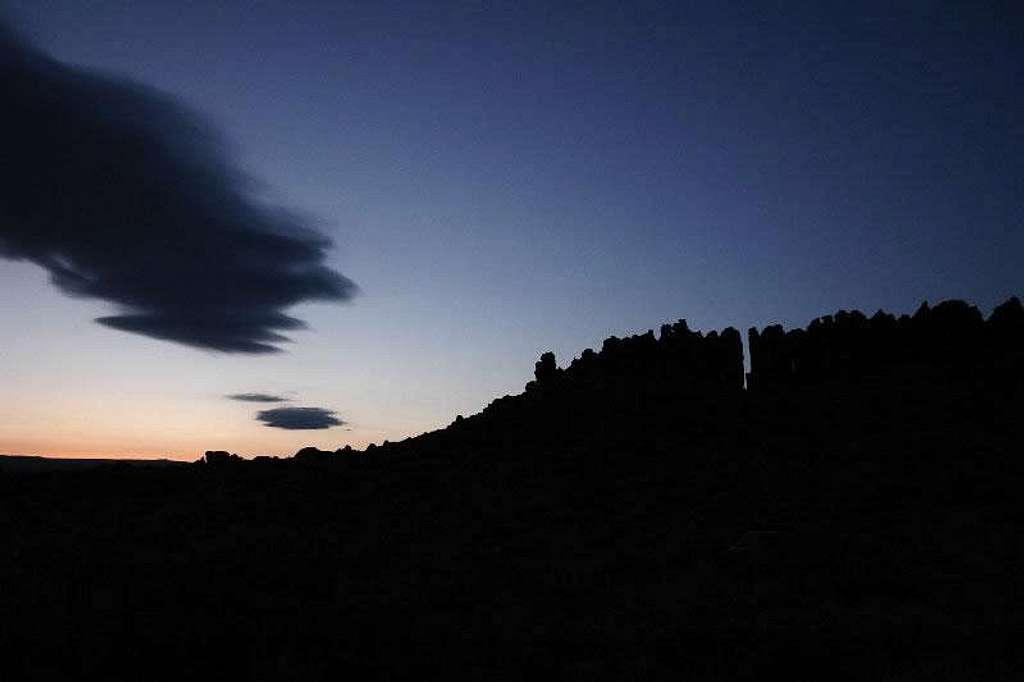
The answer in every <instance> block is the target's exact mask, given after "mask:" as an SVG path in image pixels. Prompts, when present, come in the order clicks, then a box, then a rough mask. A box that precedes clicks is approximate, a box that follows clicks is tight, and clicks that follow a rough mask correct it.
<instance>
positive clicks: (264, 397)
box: [227, 393, 288, 403]
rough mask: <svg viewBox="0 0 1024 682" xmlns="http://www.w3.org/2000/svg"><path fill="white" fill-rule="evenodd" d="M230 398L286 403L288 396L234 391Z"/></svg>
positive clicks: (256, 401)
mask: <svg viewBox="0 0 1024 682" xmlns="http://www.w3.org/2000/svg"><path fill="white" fill-rule="evenodd" d="M227 398H228V399H230V400H240V401H241V402H243V403H286V402H288V398H285V397H282V396H279V395H268V394H267V393H233V394H231V395H229V396H227Z"/></svg>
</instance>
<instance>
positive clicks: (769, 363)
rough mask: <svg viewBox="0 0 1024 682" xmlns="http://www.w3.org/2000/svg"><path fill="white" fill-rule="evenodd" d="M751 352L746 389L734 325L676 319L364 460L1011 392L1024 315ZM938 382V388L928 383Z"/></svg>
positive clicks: (1001, 311) (845, 326) (898, 323)
mask: <svg viewBox="0 0 1024 682" xmlns="http://www.w3.org/2000/svg"><path fill="white" fill-rule="evenodd" d="M748 352H749V356H750V372H749V373H747V374H746V384H745V385H744V365H743V342H742V338H741V336H740V334H739V332H738V331H737V330H736V329H733V328H732V327H728V328H726V329H724V330H722V331H720V332H715V331H712V332H709V333H708V334H706V335H705V334H702V333H701V332H698V331H693V330H691V329H690V328H689V327H688V325H687V323H686V321H685V320H679V321H678V322H676V323H674V324H666V325H663V326H662V327H661V330H660V335H658V336H655V334H654V331H653V330H648V331H647V332H646V333H644V334H637V335H634V336H629V337H626V338H618V337H615V336H612V337H609V338H608V339H605V341H604V343H603V344H602V346H601V350H600V351H596V352H595V351H594V350H592V349H589V348H588V349H586V350H584V351H583V352H582V353H581V354H580V356H579V357H576V358H574V359H573V360H572V361H571V362H570V363H569V365H568V366H567V367H563V368H560V367H558V365H557V363H556V361H555V355H554V354H553V353H550V352H548V353H544V354H543V355H541V357H540V360H539V361H538V362H537V363H536V365H535V366H534V380H533V381H530V382H529V383H527V384H526V387H525V389H526V390H525V391H524V392H523V393H521V394H518V395H506V396H504V397H502V398H498V399H496V400H494V401H492V402H491V403H490V404H489V405H488V406H487V407H486V408H484V409H483V410H482V411H481V412H479V413H477V414H475V415H472V416H470V417H466V418H463V417H462V416H461V415H460V416H458V417H456V419H455V421H454V422H453V423H452V425H451V426H449V427H448V428H447V429H444V430H442V431H438V432H433V433H429V434H423V435H422V436H417V437H415V438H412V439H409V440H407V441H403V442H402V443H388V442H387V441H385V442H384V443H383V444H382V445H380V446H376V445H372V444H371V445H370V446H368V447H367V450H366V453H368V454H369V453H374V454H390V453H393V452H395V448H396V447H401V446H412V445H414V444H416V443H418V444H423V443H424V442H426V441H431V440H436V439H439V438H440V439H445V440H447V439H449V438H454V439H456V440H460V439H461V440H466V441H467V443H479V442H484V441H485V440H492V439H495V438H497V439H502V438H521V437H524V434H526V437H532V438H534V439H537V440H543V439H551V438H558V437H560V436H562V435H564V434H566V433H570V434H571V433H573V432H576V433H579V432H581V431H585V430H591V431H595V432H600V433H612V432H614V431H615V428H616V426H615V425H616V423H617V422H618V421H619V420H624V419H625V420H632V421H633V423H636V420H637V419H647V420H648V421H650V422H651V424H649V425H647V428H654V429H661V428H666V425H665V423H664V422H665V421H666V419H668V418H670V417H671V416H672V415H678V416H681V415H684V414H685V415H689V416H690V417H692V418H694V419H705V420H707V419H709V418H711V417H709V415H717V414H719V413H721V412H722V410H723V409H725V410H726V411H727V412H730V413H732V412H733V408H732V407H728V406H726V407H723V405H725V403H723V401H726V403H728V402H729V401H732V403H735V402H736V399H738V398H740V397H741V396H744V395H748V396H755V395H756V394H758V393H763V392H766V391H769V392H770V391H779V390H789V389H795V388H799V387H802V386H805V387H806V386H825V385H833V386H840V385H843V384H846V385H850V386H852V385H853V384H855V383H857V382H860V381H863V380H867V379H871V380H873V381H874V382H875V383H880V384H881V385H882V386H889V385H892V387H893V388H894V390H895V388H896V387H897V385H899V384H900V383H901V382H905V381H907V380H908V377H916V378H914V379H913V381H916V382H919V383H918V384H917V386H918V387H921V386H930V385H933V384H934V385H935V390H941V391H947V390H949V386H948V380H953V381H962V380H964V379H965V378H966V377H970V378H971V380H972V381H974V382H975V383H980V384H981V385H983V386H988V387H991V388H992V389H996V388H998V387H999V386H1000V385H1006V384H1012V385H1019V384H1020V382H1022V381H1024V306H1022V305H1021V302H1020V300H1019V299H1017V298H1016V297H1014V298H1011V299H1009V300H1008V301H1006V302H1005V303H1003V304H1002V305H1000V306H998V307H996V308H995V310H994V311H993V312H992V314H991V315H990V316H989V318H988V319H987V320H986V319H985V318H984V317H983V316H982V314H981V312H980V311H979V310H978V308H976V307H975V306H972V305H969V304H967V303H965V302H963V301H958V300H950V301H944V302H942V303H939V304H937V305H936V306H934V307H931V306H929V305H928V303H922V304H921V306H920V307H919V308H918V310H917V312H915V313H914V314H913V315H901V316H899V317H896V316H894V315H891V314H888V313H885V312H883V311H881V310H880V311H878V312H877V313H875V314H874V315H872V316H871V317H867V316H865V315H864V314H863V313H861V312H859V311H856V310H854V311H852V312H847V311H844V310H840V311H839V312H837V313H836V314H834V315H826V316H824V317H819V318H817V319H815V320H814V321H812V322H811V323H810V324H809V325H808V326H807V327H806V328H804V329H793V330H789V331H786V330H784V329H783V327H782V326H781V325H771V326H768V327H765V328H763V329H761V330H758V329H756V328H751V329H750V330H749V332H748ZM921 381H923V382H924V383H923V384H922V383H920V382H921ZM942 381H946V382H947V384H945V385H942V386H940V385H939V383H936V382H942ZM758 404H759V405H761V403H758ZM758 409H762V410H763V409H769V408H766V407H765V406H764V405H761V407H759V408H758ZM715 418H717V417H715ZM723 418H725V419H736V418H737V417H736V415H735V414H733V415H732V416H731V417H730V416H728V415H726V416H725V417H723ZM356 452H357V451H355V450H353V449H352V448H351V447H349V446H346V447H344V448H340V449H338V450H335V451H334V452H330V451H324V450H318V449H316V448H311V447H308V448H303V449H302V450H300V451H299V452H298V453H296V455H295V457H294V458H293V459H295V460H297V461H306V462H310V461H321V460H326V459H330V458H331V457H332V456H334V455H349V454H353V453H356ZM275 459H276V458H268V457H257V458H256V459H255V461H257V462H258V463H259V462H262V463H268V462H270V461H271V460H275ZM241 461H242V460H241V458H240V457H238V456H237V455H232V454H230V453H227V452H207V453H206V456H205V457H204V458H203V459H202V460H200V462H205V463H206V464H211V465H215V466H225V465H231V464H233V463H235V462H241Z"/></svg>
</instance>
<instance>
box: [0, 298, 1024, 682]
mask: <svg viewBox="0 0 1024 682" xmlns="http://www.w3.org/2000/svg"><path fill="white" fill-rule="evenodd" d="M748 338H749V348H748V350H749V352H750V358H751V363H750V374H749V376H748V377H747V381H746V386H747V387H746V388H745V387H744V376H743V355H742V353H743V349H742V339H741V337H740V335H739V333H738V332H736V331H735V330H725V331H723V332H720V333H710V334H707V335H703V334H700V333H697V332H693V331H690V330H689V329H688V328H687V327H686V325H685V323H682V322H680V323H677V324H676V325H671V326H666V327H664V328H662V330H661V333H660V334H659V335H658V337H657V338H656V337H655V335H654V334H653V333H648V334H644V335H639V336H634V337H630V338H627V339H614V338H613V339H609V340H608V341H606V342H605V343H604V345H603V347H602V349H601V350H600V351H599V352H593V351H585V352H584V353H582V354H581V355H580V357H579V358H577V359H575V360H574V361H572V362H571V363H570V364H569V365H568V366H567V367H564V368H561V369H560V368H558V367H557V364H556V362H555V358H554V357H553V356H551V355H548V354H545V355H544V356H542V358H541V359H540V361H539V362H538V363H537V365H536V367H535V378H534V380H533V381H531V382H530V383H529V384H528V385H527V387H526V390H525V391H524V392H523V393H522V394H519V395H516V396H506V397H503V398H500V399H498V400H496V401H494V402H493V403H491V404H490V405H489V406H487V407H486V408H485V409H484V410H483V411H481V412H480V413H479V414H476V415H472V416H468V417H465V418H461V417H460V418H457V419H456V420H455V422H453V423H452V424H451V425H450V426H449V427H448V428H446V429H442V430H440V431H436V432H432V433H428V434H424V435H421V436H418V437H415V438H411V439H408V440H406V441H403V442H401V443H388V444H384V445H380V446H371V447H370V448H368V449H367V450H366V451H364V452H358V451H354V450H351V449H345V450H339V451H337V452H334V453H331V452H322V451H319V450H316V449H313V448H307V449H304V450H302V451H300V453H298V454H297V455H296V457H294V458H291V459H277V458H260V459H258V460H251V461H247V460H242V459H241V458H237V457H234V456H232V455H230V453H226V452H210V453H207V455H206V456H205V457H204V459H203V460H201V462H200V463H196V464H195V465H192V466H188V467H175V468H169V469H164V470H156V469H131V468H104V469H98V470H94V471H88V472H69V473H54V474H48V475H45V476H33V477H27V476H18V475H12V474H10V473H6V474H3V475H0V537H2V538H3V540H4V546H5V547H8V548H9V552H8V553H7V554H4V555H0V585H3V586H5V587H2V588H0V589H3V590H5V591H4V593H3V599H2V600H0V605H2V606H0V608H2V609H3V612H2V613H0V616H2V617H3V622H4V623H16V624H17V627H16V628H14V627H9V628H4V629H0V644H2V645H3V646H4V647H5V648H6V649H7V650H8V651H11V652H13V653H12V654H11V655H9V656H8V657H7V658H6V659H5V660H6V661H8V663H7V664H6V665H7V666H8V667H9V668H10V669H12V670H14V671H26V670H27V671H31V672H32V673H33V675H32V677H34V678H35V679H80V678H82V677H85V676H103V677H105V678H107V679H116V678H129V677H131V678H133V679H134V678H136V677H138V676H139V675H140V674H142V671H144V674H145V675H146V676H147V677H156V678H167V679H170V678H176V679H179V678H181V677H182V676H183V675H185V676H198V675H206V674H211V673H212V674H222V675H229V676H232V677H242V678H248V679H268V680H269V679H283V678H289V679H290V678H295V679H298V678H302V679H326V678H335V677H340V676H344V675H349V676H354V677H357V678H360V679H367V678H368V679H418V680H420V679H436V678H442V677H445V678H448V677H462V678H472V679H481V678H487V679H522V678H523V677H525V676H527V675H540V674H547V675H553V676H555V677H556V678H559V679H564V678H579V679H582V678H587V679H595V678H596V679H672V680H675V679H680V678H695V679H729V680H737V679H739V680H744V679H749V680H755V679H756V680H761V679H766V678H771V677H773V676H775V675H787V676H788V677H790V678H792V679H858V680H862V679H888V680H901V679H902V680H917V679H947V680H953V679H956V680H961V679H1007V680H1009V679H1019V677H1020V675H1021V673H1022V672H1024V670H1022V668H1024V666H1022V657H1021V653H1020V651H1019V646H1018V645H1019V641H1020V636H1021V633H1022V631H1024V607H1022V606H1021V601H1020V600H1019V599H1017V598H1016V595H1019V594H1021V592H1022V588H1024V577H1022V576H1024V544H1022V540H1021V535H1020V533H1019V528H1020V527H1021V524H1022V523H1024V518H1022V517H1024V514H1022V512H1021V505H1020V504H1019V502H1018V498H1019V495H1020V490H1022V489H1024V461H1022V457H1021V455H1022V452H1024V448H1022V445H1024V423H1022V421H1024V420H1022V419H1021V414H1024V354H1022V349H1024V309H1022V307H1021V305H1020V302H1019V301H1017V300H1016V299H1012V300H1011V301H1009V302H1007V303H1006V304H1004V305H1003V306H1000V307H999V308H997V309H996V311H994V312H993V314H992V315H991V316H990V317H989V318H988V319H987V320H986V319H983V317H982V316H981V314H980V313H979V312H978V311H977V310H976V309H975V308H973V307H971V306H968V305H967V304H964V303H961V302H946V303H942V304H939V305H936V306H935V307H934V308H931V307H928V306H922V307H921V308H920V309H919V310H918V311H917V312H916V313H915V314H914V315H913V316H904V317H899V318H896V317H893V316H889V315H886V314H884V313H879V314H876V315H874V316H872V317H870V318H868V317H866V316H864V315H862V314H860V313H856V312H850V313H844V312H841V313H837V314H835V315H833V316H829V317H825V318H820V319H819V320H816V321H815V322H813V323H812V324H810V325H809V326H808V327H807V328H806V329H802V330H791V331H786V330H783V329H782V328H780V327H767V328H765V329H762V330H752V331H751V332H750V334H749V337H748Z"/></svg>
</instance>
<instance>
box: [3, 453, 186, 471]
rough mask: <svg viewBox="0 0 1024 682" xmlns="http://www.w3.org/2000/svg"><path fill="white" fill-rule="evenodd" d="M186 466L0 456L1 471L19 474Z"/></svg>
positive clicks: (168, 461) (169, 462)
mask: <svg viewBox="0 0 1024 682" xmlns="http://www.w3.org/2000/svg"><path fill="white" fill-rule="evenodd" d="M184 464H185V463H184V462H179V461H175V460H172V459H76V458H67V457H40V456H37V455H0V471H9V472H19V473H20V472H33V473H39V472H48V471H81V470H83V469H94V468H97V467H128V466H130V467H174V466H184Z"/></svg>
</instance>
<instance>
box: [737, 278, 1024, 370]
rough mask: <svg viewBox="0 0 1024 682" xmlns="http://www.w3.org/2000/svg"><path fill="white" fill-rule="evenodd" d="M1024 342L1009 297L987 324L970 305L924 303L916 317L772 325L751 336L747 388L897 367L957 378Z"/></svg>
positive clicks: (1018, 311) (1023, 320)
mask: <svg viewBox="0 0 1024 682" xmlns="http://www.w3.org/2000/svg"><path fill="white" fill-rule="evenodd" d="M1022 342H1024V308H1022V306H1021V303H1020V300H1018V299H1017V298H1016V297H1014V298H1011V299H1010V300H1009V301H1007V302H1006V303H1004V304H1002V305H1000V306H999V307H997V308H996V309H995V310H994V311H993V313H992V315H991V316H990V317H989V319H988V321H985V320H984V318H983V317H982V315H981V312H980V311H979V310H978V309H977V308H976V307H974V306H972V305H969V304H967V303H965V302H963V301H958V300H951V301H944V302H942V303H939V304H938V305H936V306H935V307H934V308H931V307H929V306H928V303H927V302H925V303H922V304H921V306H920V307H919V308H918V309H917V312H915V313H914V315H913V316H909V315H901V316H900V317H899V318H897V317H895V316H893V315H890V314H888V313H885V312H883V311H881V310H879V311H878V312H877V313H875V314H874V315H873V316H871V317H870V318H868V317H866V316H865V315H864V314H863V313H861V312H859V311H856V310H854V311H852V312H847V311H845V310H840V311H839V312H837V313H836V314H835V315H826V316H824V317H819V318H817V319H816V320H814V321H813V322H811V323H810V325H808V326H807V328H806V329H794V330H791V331H788V332H787V331H784V330H783V328H782V326H781V325H772V326H769V327H765V328H764V329H763V330H761V331H758V330H757V329H756V328H751V329H750V331H749V334H748V343H749V349H750V373H749V374H748V377H747V385H748V387H750V388H757V389H760V388H769V387H778V386H792V385H802V384H811V383H820V382H826V381H849V380H857V379H861V378H864V377H868V376H876V377H877V376H882V375H885V374H886V373H887V372H889V371H890V370H891V369H892V368H894V367H896V366H901V365H904V366H916V367H918V368H926V369H930V370H932V371H940V372H945V373H949V372H962V371H965V370H971V369H975V368H977V367H979V366H985V365H989V364H991V363H992V362H995V361H997V360H999V359H1000V357H1001V356H1003V355H1005V354H1006V353H1008V352H1009V353H1013V352H1014V350H1015V349H1020V347H1021V344H1022Z"/></svg>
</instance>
